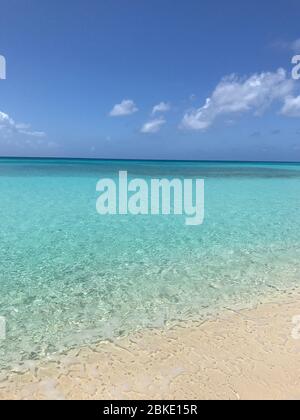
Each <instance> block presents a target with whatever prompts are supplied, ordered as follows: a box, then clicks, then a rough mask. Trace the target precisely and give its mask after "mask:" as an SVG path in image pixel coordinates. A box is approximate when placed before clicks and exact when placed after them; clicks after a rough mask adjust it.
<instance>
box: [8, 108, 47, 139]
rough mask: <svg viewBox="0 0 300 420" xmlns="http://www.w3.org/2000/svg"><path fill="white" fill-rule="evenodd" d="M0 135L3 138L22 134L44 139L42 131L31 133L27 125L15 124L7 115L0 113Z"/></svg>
mask: <svg viewBox="0 0 300 420" xmlns="http://www.w3.org/2000/svg"><path fill="white" fill-rule="evenodd" d="M0 133H1V134H3V135H4V136H5V137H9V136H11V135H13V134H23V135H26V136H31V137H45V136H46V133H44V132H43V131H32V130H31V128H30V125H29V124H17V123H16V122H15V121H14V120H13V119H12V118H11V117H10V116H9V115H7V114H5V113H4V112H1V111H0Z"/></svg>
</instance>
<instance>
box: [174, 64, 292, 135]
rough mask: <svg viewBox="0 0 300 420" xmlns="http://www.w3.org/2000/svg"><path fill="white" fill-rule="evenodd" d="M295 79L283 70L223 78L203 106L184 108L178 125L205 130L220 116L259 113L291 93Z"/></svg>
mask: <svg viewBox="0 0 300 420" xmlns="http://www.w3.org/2000/svg"><path fill="white" fill-rule="evenodd" d="M293 89H294V82H293V81H292V80H291V79H288V78H287V73H286V71H285V70H283V69H279V70H278V71H277V72H274V73H271V72H268V73H261V74H254V75H252V76H251V77H249V78H239V77H237V76H236V75H232V76H229V77H225V78H224V79H223V80H222V81H221V82H220V83H219V84H218V85H217V87H216V88H215V90H214V92H213V93H212V95H211V97H210V98H208V99H207V100H206V103H205V105H203V106H202V107H201V108H198V109H192V110H190V111H187V112H186V113H185V115H184V117H183V120H182V124H181V126H182V127H183V128H187V129H191V130H205V129H207V128H208V127H210V126H211V125H212V124H213V123H214V121H215V120H216V119H217V118H218V117H220V116H226V117H227V118H228V117H230V116H231V117H232V116H236V115H239V114H242V113H246V112H253V113H254V114H256V115H259V114H262V113H263V112H264V111H265V110H266V109H267V108H268V107H270V106H271V105H272V104H273V103H274V102H276V101H278V100H281V101H284V100H285V98H286V97H287V96H288V95H290V94H291V93H292V91H293Z"/></svg>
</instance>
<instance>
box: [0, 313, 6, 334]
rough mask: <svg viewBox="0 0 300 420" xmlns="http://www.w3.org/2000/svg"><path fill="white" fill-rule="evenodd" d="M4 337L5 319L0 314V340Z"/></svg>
mask: <svg viewBox="0 0 300 420" xmlns="http://www.w3.org/2000/svg"><path fill="white" fill-rule="evenodd" d="M5 338H6V319H5V318H4V317H3V316H0V340H5Z"/></svg>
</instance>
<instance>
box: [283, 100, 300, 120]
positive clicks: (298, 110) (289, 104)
mask: <svg viewBox="0 0 300 420" xmlns="http://www.w3.org/2000/svg"><path fill="white" fill-rule="evenodd" d="M281 114H283V115H285V116H286V117H296V118H297V117H299V118H300V96H296V97H293V96H288V97H287V98H285V101H284V105H283V107H282V110H281Z"/></svg>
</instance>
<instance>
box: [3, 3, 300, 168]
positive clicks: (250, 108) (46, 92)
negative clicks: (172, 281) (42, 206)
mask: <svg viewBox="0 0 300 420" xmlns="http://www.w3.org/2000/svg"><path fill="white" fill-rule="evenodd" d="M299 19H300V8H299V2H298V1H296V0H295V1H294V0H285V1H283V0H276V2H272V4H271V2H270V1H269V0H261V1H257V0H253V1H251V2H243V7H241V2H240V1H237V0H228V1H226V2H225V1H223V0H218V1H216V0H210V1H204V0H202V1H200V0H187V1H182V0H181V1H179V0H88V1H83V0H64V1H61V0H60V1H58V0H52V1H50V0H22V1H20V0H1V15H0V55H2V56H4V57H5V59H6V62H7V69H6V70H7V79H6V80H0V155H2V156H59V157H62V156H67V157H99V158H144V159H147V158H149V159H224V160H227V159H229V160H235V159H238V160H300V141H299V139H300V96H299V95H300V80H298V81H293V80H292V79H291V71H292V67H293V66H292V64H291V59H292V57H293V56H294V55H296V54H297V53H298V54H300V40H299V39H300V28H299V21H300V20H299ZM154 107H156V108H154Z"/></svg>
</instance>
